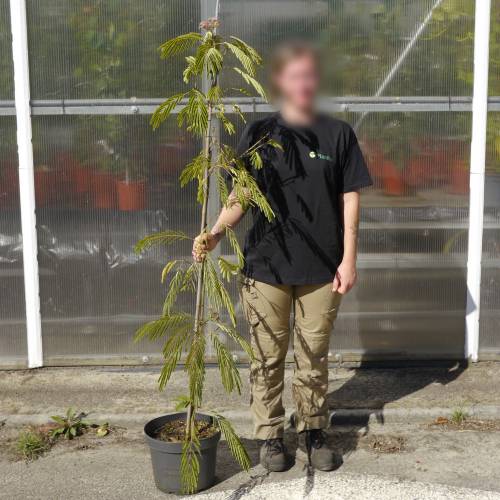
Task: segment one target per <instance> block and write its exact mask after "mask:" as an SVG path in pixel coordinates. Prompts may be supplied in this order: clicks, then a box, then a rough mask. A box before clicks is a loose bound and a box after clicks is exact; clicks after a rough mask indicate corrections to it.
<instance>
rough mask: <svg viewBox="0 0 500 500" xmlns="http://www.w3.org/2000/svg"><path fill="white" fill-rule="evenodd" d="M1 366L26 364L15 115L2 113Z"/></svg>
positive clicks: (0, 197)
mask: <svg viewBox="0 0 500 500" xmlns="http://www.w3.org/2000/svg"><path fill="white" fill-rule="evenodd" d="M0 137H1V140H0V366H17V365H19V366H25V365H26V355H27V348H26V314H25V306H24V273H23V241H22V234H21V216H20V210H19V181H18V159H17V146H16V119H15V118H14V117H10V116H9V117H6V116H0Z"/></svg>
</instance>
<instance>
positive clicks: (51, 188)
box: [35, 165, 60, 207]
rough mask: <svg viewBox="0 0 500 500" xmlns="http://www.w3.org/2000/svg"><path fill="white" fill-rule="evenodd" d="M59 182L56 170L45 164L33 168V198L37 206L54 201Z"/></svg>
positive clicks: (43, 205)
mask: <svg viewBox="0 0 500 500" xmlns="http://www.w3.org/2000/svg"><path fill="white" fill-rule="evenodd" d="M59 185H60V182H59V176H58V172H57V170H55V169H53V168H50V167H48V166H46V165H41V166H38V167H36V168H35V199H36V205H37V207H47V206H49V205H51V204H52V203H53V202H54V198H55V195H56V193H57V191H58V188H59Z"/></svg>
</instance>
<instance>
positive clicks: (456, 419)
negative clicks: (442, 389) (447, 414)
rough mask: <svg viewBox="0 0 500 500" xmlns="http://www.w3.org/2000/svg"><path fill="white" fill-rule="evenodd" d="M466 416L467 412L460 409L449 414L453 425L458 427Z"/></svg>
mask: <svg viewBox="0 0 500 500" xmlns="http://www.w3.org/2000/svg"><path fill="white" fill-rule="evenodd" d="M468 416H469V415H468V414H467V412H466V411H465V410H463V409H462V408H457V409H456V410H454V411H453V413H452V414H451V419H450V420H451V421H452V422H453V423H454V424H456V425H460V424H463V423H464V421H465V420H466V419H467V417H468Z"/></svg>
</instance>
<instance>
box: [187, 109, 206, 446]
mask: <svg viewBox="0 0 500 500" xmlns="http://www.w3.org/2000/svg"><path fill="white" fill-rule="evenodd" d="M211 128H212V105H211V103H208V122H207V133H206V135H205V139H204V144H203V152H204V154H205V158H207V164H206V166H205V170H204V172H203V203H202V206H201V222H200V234H203V233H204V232H205V231H206V228H207V217H208V193H209V187H210V186H209V185H210V174H209V171H208V169H209V167H210V161H211V156H212V155H211V145H210V143H211V141H212V131H211ZM204 269H205V260H202V261H201V265H200V270H199V273H198V282H197V285H196V308H195V316H194V332H195V334H199V333H200V332H199V330H200V323H201V321H202V319H203V310H204V299H205V294H204V293H203V271H204ZM195 412H196V408H195V407H194V405H193V402H192V401H191V402H190V403H189V406H188V408H187V418H186V438H187V439H189V437H190V434H191V420H192V419H193V415H194V413H195Z"/></svg>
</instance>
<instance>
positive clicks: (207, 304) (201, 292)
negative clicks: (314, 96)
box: [136, 18, 279, 493]
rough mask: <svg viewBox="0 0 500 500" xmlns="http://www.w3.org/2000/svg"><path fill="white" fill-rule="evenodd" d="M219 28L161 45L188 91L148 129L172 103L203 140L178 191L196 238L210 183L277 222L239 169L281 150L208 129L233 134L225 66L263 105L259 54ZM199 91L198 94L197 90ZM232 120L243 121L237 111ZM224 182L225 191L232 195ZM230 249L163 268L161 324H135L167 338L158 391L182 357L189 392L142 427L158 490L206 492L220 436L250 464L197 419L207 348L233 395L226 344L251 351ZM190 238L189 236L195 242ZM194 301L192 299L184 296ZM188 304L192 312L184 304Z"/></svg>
mask: <svg viewBox="0 0 500 500" xmlns="http://www.w3.org/2000/svg"><path fill="white" fill-rule="evenodd" d="M217 26H218V21H217V19H216V18H211V19H209V20H207V21H203V22H202V23H201V25H200V27H201V28H202V33H186V34H183V35H180V36H178V37H176V38H174V39H171V40H168V41H166V42H165V43H164V44H163V45H162V46H161V48H160V50H161V55H162V57H163V58H170V57H174V56H177V55H178V54H180V53H185V52H188V55H187V57H186V58H185V60H186V68H185V70H184V73H183V80H184V82H185V83H186V85H187V88H186V91H183V92H180V93H178V94H175V95H173V96H171V97H169V98H168V99H167V100H166V101H165V102H164V103H163V104H161V105H160V106H159V107H158V109H157V110H156V111H155V113H154V115H153V117H152V120H151V123H152V125H153V127H154V128H157V127H159V126H160V125H161V123H162V122H164V121H165V120H167V118H169V116H170V115H171V114H172V111H173V110H174V108H175V107H176V106H178V105H181V106H183V107H182V109H181V110H180V112H179V113H178V115H177V123H178V125H179V127H181V128H185V129H186V130H187V131H188V132H190V133H191V134H193V135H194V136H195V137H199V138H201V139H202V141H203V149H202V150H201V151H200V152H199V154H198V155H197V156H196V157H195V158H193V160H192V161H191V162H190V163H189V164H188V165H187V166H186V167H185V168H184V169H183V170H182V172H180V184H181V185H182V186H184V185H186V184H188V183H190V182H195V183H197V186H198V189H197V192H198V196H197V198H198V199H197V201H196V200H193V203H196V202H198V203H200V205H201V208H200V212H201V215H200V218H201V222H200V233H201V234H203V233H204V232H205V231H206V230H207V206H208V197H209V192H210V190H209V182H210V181H211V180H212V181H214V182H215V185H216V187H217V189H218V191H219V196H220V199H221V202H222V203H223V204H225V205H227V204H230V203H234V202H238V203H240V204H241V205H242V206H243V207H248V206H252V207H254V208H255V209H259V210H261V211H262V212H263V214H264V215H265V216H266V217H267V218H268V219H272V218H273V217H274V214H273V212H272V210H271V208H270V206H269V205H268V203H267V201H266V199H265V198H264V196H263V195H262V193H261V192H260V190H259V188H258V187H257V184H256V182H255V180H254V179H253V177H252V176H251V175H250V174H249V172H248V170H247V168H246V167H245V165H246V161H248V162H249V163H250V164H252V165H253V166H254V167H255V168H260V167H262V157H261V153H262V148H275V147H279V145H278V144H276V143H274V141H271V140H270V139H268V138H264V139H263V140H262V141H259V142H258V143H256V144H255V145H254V146H252V147H251V148H250V149H249V150H247V151H245V152H243V154H241V155H237V154H236V153H235V151H233V149H232V148H230V147H229V146H227V145H223V144H220V143H219V141H218V140H216V138H215V137H214V135H213V134H214V121H215V120H218V121H219V123H221V125H222V126H223V127H224V129H225V130H226V132H227V133H228V134H233V133H234V132H235V125H234V123H233V119H232V118H230V116H229V115H227V114H226V113H227V107H229V105H226V104H225V103H224V102H223V97H224V95H225V89H223V88H222V87H221V86H220V85H219V80H220V75H221V72H222V71H223V70H225V69H226V68H227V70H228V71H232V72H234V73H235V74H236V75H237V76H238V77H239V78H241V79H242V86H243V87H244V89H242V92H244V93H248V92H249V91H250V90H253V91H254V92H256V93H257V94H258V95H260V96H261V97H263V98H264V97H265V94H264V90H263V89H262V87H261V85H260V84H259V83H258V81H257V80H256V79H255V74H256V67H257V66H258V65H259V64H260V63H261V58H260V56H259V55H258V53H257V52H256V51H255V50H254V49H253V48H251V47H250V46H249V45H247V44H246V43H245V42H243V41H242V40H240V39H239V38H237V37H234V36H229V37H224V38H223V37H221V36H220V35H219V34H218V33H217ZM201 88H203V91H202V90H200V89H201ZM232 111H233V116H234V117H236V118H237V119H243V116H242V115H241V112H240V110H239V108H238V107H237V106H233V109H232ZM226 181H229V182H231V183H232V192H233V195H232V196H230V195H229V192H228V187H227V183H226ZM225 232H226V236H227V237H228V241H229V243H230V245H231V246H232V249H233V251H234V253H235V255H236V256H237V258H236V259H235V261H234V262H230V261H228V260H226V259H224V258H223V257H219V258H218V259H217V260H214V259H213V258H212V257H211V256H210V255H207V256H206V257H205V258H204V259H203V260H202V261H201V262H195V261H193V260H192V258H191V255H189V257H187V258H179V259H176V260H170V261H169V262H167V263H166V265H165V267H164V269H163V272H162V276H161V278H162V280H164V281H168V287H167V289H168V291H167V293H166V298H165V302H164V304H163V312H162V314H161V316H160V317H159V318H158V319H155V320H154V321H151V322H149V323H147V324H145V325H144V326H142V327H141V328H140V329H139V330H138V332H137V334H136V339H142V338H144V337H146V338H149V339H150V340H152V341H158V340H159V339H164V345H163V357H164V365H163V368H162V370H161V374H160V377H159V386H160V389H164V388H165V386H166V385H167V384H168V382H169V380H170V377H171V375H172V373H173V371H174V369H175V368H176V366H177V365H178V363H179V362H180V361H181V359H182V357H183V356H184V358H183V366H184V372H185V373H186V376H187V382H186V386H187V394H184V395H179V398H178V402H179V404H178V412H177V413H173V414H168V415H163V416H160V417H158V418H155V419H153V420H151V421H150V422H148V423H147V424H146V426H145V429H144V430H145V435H146V440H147V442H148V444H149V447H150V451H151V458H152V464H153V471H154V477H155V482H156V485H157V486H158V488H159V489H161V490H162V491H165V492H173V493H179V492H184V493H193V492H195V491H198V490H202V489H204V488H207V487H209V486H211V485H212V484H213V482H214V480H215V466H216V454H217V445H218V441H219V439H220V436H221V434H223V435H224V437H225V439H226V442H227V445H228V448H229V450H230V451H231V453H232V455H233V456H234V458H235V459H236V460H237V461H238V463H239V464H240V466H241V467H242V468H243V469H248V468H249V466H250V461H249V457H248V454H247V452H246V450H245V448H244V446H243V444H242V441H241V439H240V438H239V437H238V435H237V434H236V432H235V431H234V429H233V427H232V425H231V424H230V423H229V421H228V420H226V418H224V417H223V416H222V415H220V414H215V413H209V412H206V411H204V412H202V411H201V410H202V403H203V393H204V375H205V352H206V349H207V345H208V344H209V343H210V344H211V345H212V347H213V351H214V352H215V356H216V360H217V366H218V368H219V371H220V375H221V383H222V385H223V387H224V388H225V390H226V391H227V392H231V391H234V390H236V391H238V392H239V391H240V389H241V380H240V375H239V371H238V368H237V366H236V364H235V361H234V359H233V356H232V354H231V352H230V351H229V349H228V347H227V345H226V339H231V340H232V341H234V342H236V344H237V345H239V346H240V348H241V349H242V350H244V351H245V352H246V353H247V355H248V356H249V357H252V351H251V347H250V346H249V344H248V343H247V341H246V340H245V339H244V338H243V337H241V336H240V334H239V333H238V332H237V330H236V315H235V309H234V305H233V303H232V300H231V298H230V295H229V292H228V290H227V285H226V283H225V282H229V281H230V280H231V279H233V278H236V277H237V275H238V272H239V269H240V267H241V265H242V264H243V262H242V260H243V256H242V252H241V249H240V247H239V245H238V242H237V239H236V237H235V234H234V233H233V231H232V229H231V228H230V227H226V229H225ZM192 236H196V235H192ZM192 236H189V235H187V234H184V233H182V232H180V231H177V230H169V231H164V232H160V233H156V234H153V235H150V236H148V237H146V238H144V239H143V240H141V241H140V242H138V244H137V247H136V250H137V251H138V252H143V251H144V250H147V249H148V248H150V247H151V246H153V245H156V244H160V245H169V244H171V243H173V242H182V241H186V240H187V241H189V240H192ZM185 294H187V295H192V296H193V300H189V299H186V297H184V299H183V298H181V297H182V296H183V295H185ZM193 302H194V312H187V311H186V305H185V304H190V303H193Z"/></svg>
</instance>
